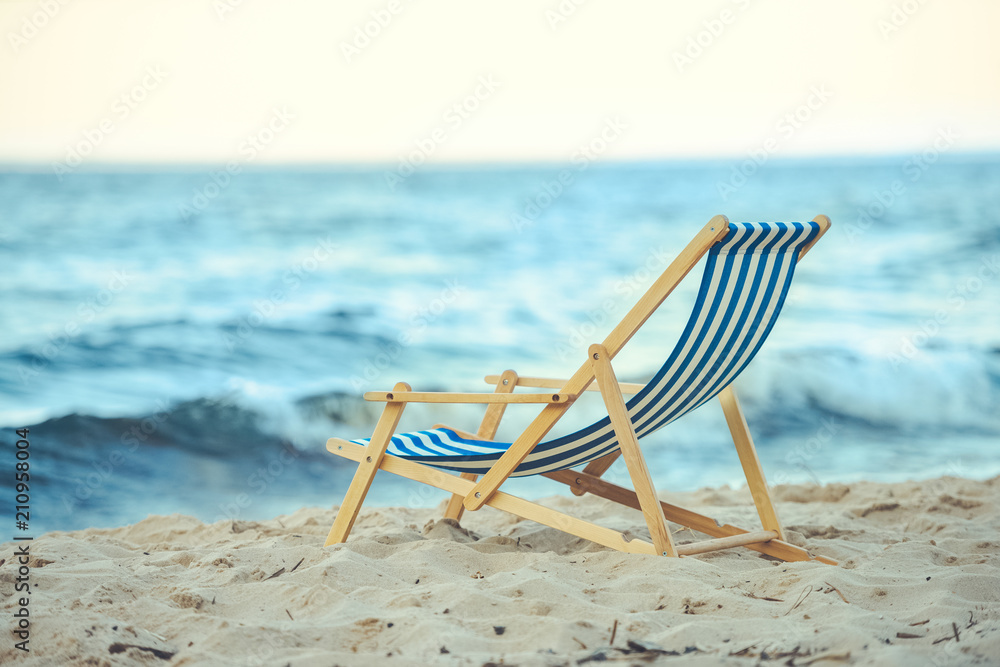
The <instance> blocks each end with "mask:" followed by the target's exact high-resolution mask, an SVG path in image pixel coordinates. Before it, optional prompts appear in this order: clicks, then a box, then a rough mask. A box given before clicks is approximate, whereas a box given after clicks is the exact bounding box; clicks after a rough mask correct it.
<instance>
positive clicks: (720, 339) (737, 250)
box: [352, 222, 820, 477]
mask: <svg viewBox="0 0 1000 667" xmlns="http://www.w3.org/2000/svg"><path fill="white" fill-rule="evenodd" d="M819 233H820V226H819V225H818V224H817V223H816V222H805V223H800V222H794V223H780V222H778V223H729V233H728V234H727V235H726V236H725V237H724V238H723V239H722V240H721V241H719V242H718V243H716V244H715V245H714V246H712V248H711V249H710V250H709V252H708V257H707V262H706V265H705V273H704V275H703V277H702V281H701V287H700V289H699V292H698V297H697V300H696V301H695V306H694V310H693V312H692V313H691V317H690V319H689V320H688V323H687V326H686V327H685V328H684V332H683V333H682V334H681V337H680V340H679V341H678V343H677V345H676V346H675V347H674V350H673V352H672V353H671V354H670V357H669V358H668V359H667V362H666V363H665V364H664V365H663V367H662V368H660V370H659V371H658V372H657V373H656V375H655V376H654V377H653V378H652V379H651V380H650V381H649V383H648V384H647V385H646V386H645V387H643V388H642V390H640V391H639V392H638V393H637V394H635V395H634V396H633V397H632V398H631V400H629V401H628V403H627V404H626V405H627V408H628V414H629V417H630V418H631V420H632V424H633V426H634V428H635V432H636V435H637V436H638V437H640V438H642V437H643V436H645V435H648V434H650V433H652V432H653V431H655V430H657V429H659V428H662V427H663V426H666V425H667V424H669V423H670V422H672V421H674V420H675V419H677V418H679V417H681V416H682V415H684V414H686V413H688V412H690V411H691V410H694V409H695V408H697V407H699V406H700V405H702V404H703V403H705V402H706V401H708V400H710V399H712V398H714V397H715V396H716V395H717V394H718V393H719V392H720V391H722V390H723V389H725V388H726V387H727V386H728V385H729V384H730V383H732V382H733V380H735V379H736V377H737V376H738V375H739V374H740V373H741V372H742V371H743V369H744V368H746V366H747V364H749V363H750V361H751V360H752V359H753V357H754V355H756V354H757V351H758V350H759V349H760V346H761V344H762V343H763V342H764V339H765V338H767V335H768V333H769V332H770V331H771V327H772V326H774V322H775V320H776V319H777V317H778V313H779V312H780V311H781V306H782V304H783V303H784V300H785V295H786V294H787V292H788V286H789V285H790V284H791V281H792V274H793V273H794V271H795V265H796V262H797V260H798V256H799V251H800V250H801V249H802V248H803V247H804V246H806V245H807V244H809V243H810V242H811V241H812V240H813V239H814V238H815V237H816V236H817V235H818V234H819ZM352 442H355V443H357V444H360V445H367V444H368V439H362V440H353V441H352ZM509 446H510V443H505V442H487V441H483V440H469V439H465V438H462V437H461V436H459V435H458V434H457V433H455V432H454V431H452V430H450V429H445V428H439V429H431V430H427V431H418V432H413V433H403V434H397V435H395V436H393V438H392V440H391V442H390V443H389V446H388V448H387V450H386V452H387V453H388V454H392V455H394V456H398V457H401V458H404V459H409V460H411V461H418V462H420V463H425V464H428V465H431V466H434V467H437V468H443V469H447V470H455V471H459V472H470V473H476V474H484V473H486V472H487V471H488V470H489V469H490V467H491V466H492V465H493V464H494V463H495V462H496V461H497V459H499V458H500V456H501V455H502V454H503V453H504V452H505V451H506V450H507V448H508V447H509ZM617 448H618V441H617V438H616V437H615V433H614V430H613V429H612V427H611V420H610V418H608V417H605V418H604V419H602V420H600V421H598V422H596V423H594V424H592V425H590V426H588V427H586V428H583V429H580V430H579V431H576V432H575V433H571V434H569V435H565V436H562V437H559V438H555V439H553V440H549V441H546V442H542V443H539V444H538V446H536V447H535V449H534V450H533V451H532V452H531V454H529V455H528V457H527V458H525V460H524V461H523V462H522V463H521V465H520V466H518V468H517V469H516V470H515V471H514V473H513V474H512V475H511V476H512V477H523V476H527V475H537V474H540V473H544V472H550V471H554V470H564V469H567V468H572V467H575V466H578V465H581V464H584V463H587V462H589V461H592V460H594V459H597V458H599V457H601V456H604V455H605V454H609V453H611V452H612V451H614V450H616V449H617Z"/></svg>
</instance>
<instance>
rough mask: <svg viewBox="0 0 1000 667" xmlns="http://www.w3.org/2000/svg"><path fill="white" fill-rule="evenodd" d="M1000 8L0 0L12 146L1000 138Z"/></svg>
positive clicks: (990, 1) (225, 152)
mask: <svg viewBox="0 0 1000 667" xmlns="http://www.w3.org/2000/svg"><path fill="white" fill-rule="evenodd" d="M560 7H561V8H563V11H564V12H565V14H568V16H562V15H560V14H558V12H559V10H560ZM570 10H572V11H570ZM373 16H374V17H375V18H373ZM379 18H381V21H382V22H383V23H385V25H384V26H383V25H379V24H378V23H376V22H374V21H376V20H377V19H379ZM366 24H368V26H367V27H368V29H369V32H371V33H372V34H373V35H374V36H371V37H368V38H367V43H366V42H365V41H363V40H360V39H357V33H356V29H360V30H362V31H363V30H364V29H365V27H366ZM998 29H1000V2H996V0H950V1H949V2H930V0H923V1H922V2H918V0H893V1H884V0H840V1H838V2H824V3H819V2H813V1H805V2H802V1H800V2H784V1H781V2H779V1H777V0H717V1H715V2H708V3H701V2H694V3H691V2H684V3H682V2H667V1H659V2H657V1H655V0H646V1H641V0H636V1H633V2H627V1H626V2H611V1H610V0H589V1H587V2H582V1H581V4H580V5H576V4H575V3H574V2H573V0H562V2H560V1H559V0H551V1H546V0H535V1H525V0H507V1H505V2H489V3H487V2H475V1H472V0H398V1H397V0H375V1H370V0H366V1H364V2H331V1H329V0H327V1H325V2H324V1H320V0H288V1H283V2H273V1H272V2H267V1H265V0H197V1H195V0H155V1H150V0H89V1H87V0H36V1H31V2H22V1H20V0H0V37H2V43H0V162H25V161H27V162H38V163H42V164H46V165H47V164H50V163H51V162H53V161H58V160H65V159H66V157H67V155H68V154H69V153H70V152H71V150H73V147H76V150H77V151H78V152H80V153H83V152H84V151H85V152H86V153H87V155H86V156H85V157H86V160H87V161H88V162H90V163H114V162H153V163H155V162H168V163H170V162H208V163H216V164H218V163H225V162H226V161H228V160H237V161H240V162H244V163H245V162H247V161H248V160H252V161H253V162H254V163H255V164H274V163H288V162H336V163H343V162H359V161H360V162H396V161H397V159H398V157H399V156H401V155H407V154H411V153H412V152H413V151H415V150H421V151H423V153H425V154H426V155H427V157H426V159H427V161H428V162H435V163H445V162H453V161H469V160H472V161H512V160H513V161H526V160H548V161H556V162H560V161H567V160H569V159H571V158H572V156H573V155H574V154H575V153H576V152H577V151H578V149H579V147H580V146H582V145H587V144H589V143H591V142H594V141H597V144H596V145H601V143H602V142H601V141H598V138H600V137H601V136H602V133H604V135H605V136H604V139H605V140H606V141H604V142H603V143H604V144H605V146H606V148H605V149H604V154H603V155H602V157H604V158H607V159H656V158H673V157H689V156H726V157H729V156H745V155H746V154H747V153H748V152H752V151H760V150H763V149H765V147H766V150H768V151H769V152H770V153H771V154H773V155H776V156H795V155H804V154H845V153H847V154H850V153H882V152H892V153H901V152H909V151H918V150H922V149H924V148H929V147H930V146H931V145H932V144H933V141H934V139H935V136H936V135H937V132H938V131H940V130H942V129H944V128H950V130H951V131H952V132H953V133H955V134H957V135H958V137H959V139H958V142H957V149H959V150H969V151H978V150H998V149H1000V39H997V30H998ZM713 33H714V34H713ZM699 42H700V44H699ZM463 103H464V105H465V107H464V108H463V107H462V106H461V105H462V104H463ZM456 104H457V105H460V106H459V108H458V109H455V105H456ZM810 105H811V108H810ZM796 112H797V113H798V115H799V119H798V120H794V114H795V113H796ZM788 114H792V116H787V117H786V115H788ZM611 127H614V128H617V129H615V130H611V129H609V128H611ZM251 136H253V137H255V140H254V141H255V142H256V143H254V141H250V140H248V137H251ZM418 146H422V147H423V148H418ZM251 156H252V157H251Z"/></svg>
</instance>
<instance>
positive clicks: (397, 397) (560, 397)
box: [365, 391, 576, 403]
mask: <svg viewBox="0 0 1000 667" xmlns="http://www.w3.org/2000/svg"><path fill="white" fill-rule="evenodd" d="M575 399H576V396H575V395H573V394H495V393H492V394H479V393H464V392H448V391H369V392H367V393H365V400H366V401H381V402H392V403H571V402H573V401H574V400H575Z"/></svg>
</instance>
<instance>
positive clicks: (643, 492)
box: [590, 345, 677, 556]
mask: <svg viewBox="0 0 1000 667" xmlns="http://www.w3.org/2000/svg"><path fill="white" fill-rule="evenodd" d="M590 363H591V364H592V365H593V367H594V375H595V377H596V379H597V386H598V387H599V388H600V390H601V397H602V398H603V399H604V405H605V406H606V407H607V409H608V416H609V417H610V418H611V425H612V426H613V427H614V429H615V435H616V436H618V444H619V446H620V447H621V451H622V456H624V457H625V465H626V466H627V467H628V472H629V476H630V477H631V478H632V485H633V486H634V487H635V492H636V495H637V496H638V497H639V506H640V507H641V508H642V515H643V517H645V519H646V525H647V526H648V527H649V534H650V537H652V538H653V546H654V547H655V548H656V552H657V553H659V554H661V555H663V556H677V549H676V548H675V547H674V540H673V538H671V537H670V529H669V528H668V526H667V519H666V517H665V516H664V515H663V507H661V506H660V499H659V498H657V497H656V489H655V488H654V487H653V479H652V477H650V475H649V468H647V467H646V460H645V459H644V458H643V457H642V451H641V450H640V449H639V440H638V438H636V436H635V429H634V428H633V427H632V420H631V419H629V416H628V411H627V410H626V408H625V399H624V398H623V397H622V392H621V389H620V388H619V386H618V378H616V377H615V371H614V369H613V368H612V367H611V359H610V355H609V354H608V350H607V348H605V347H604V346H603V345H591V346H590Z"/></svg>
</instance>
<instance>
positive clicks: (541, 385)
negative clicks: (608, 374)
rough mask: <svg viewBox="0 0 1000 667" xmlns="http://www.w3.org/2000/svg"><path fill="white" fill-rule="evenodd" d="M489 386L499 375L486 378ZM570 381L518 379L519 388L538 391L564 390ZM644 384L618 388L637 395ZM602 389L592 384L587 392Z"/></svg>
mask: <svg viewBox="0 0 1000 667" xmlns="http://www.w3.org/2000/svg"><path fill="white" fill-rule="evenodd" d="M485 380H486V382H487V383H488V384H496V383H497V382H499V381H500V376H499V375H487V376H486V378H485ZM568 381H569V380H559V379H555V378H531V377H520V376H519V377H518V378H517V386H518V387H533V388H538V389H549V388H551V389H562V388H563V387H565V386H566V383H567V382H568ZM645 386H646V385H644V384H639V383H637V382H619V383H618V387H619V388H620V389H621V392H622V393H623V394H637V393H639V390H640V389H642V388H643V387H645ZM600 390H601V389H600V387H598V386H597V384H596V383H593V382H592V383H591V384H590V386H589V387H587V389H586V391H600Z"/></svg>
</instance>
